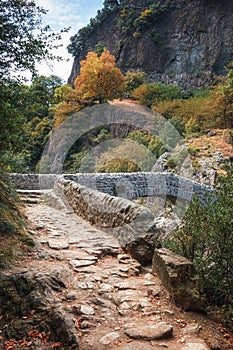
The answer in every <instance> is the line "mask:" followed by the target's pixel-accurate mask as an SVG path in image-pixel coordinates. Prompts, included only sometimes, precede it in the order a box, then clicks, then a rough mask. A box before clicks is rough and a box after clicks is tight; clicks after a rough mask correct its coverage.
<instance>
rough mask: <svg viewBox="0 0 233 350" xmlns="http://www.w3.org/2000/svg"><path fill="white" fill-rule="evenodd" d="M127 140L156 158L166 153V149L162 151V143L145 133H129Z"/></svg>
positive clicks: (139, 131) (141, 131) (136, 131)
mask: <svg viewBox="0 0 233 350" xmlns="http://www.w3.org/2000/svg"><path fill="white" fill-rule="evenodd" d="M128 138H129V139H130V140H132V141H136V142H137V143H139V144H141V145H143V146H145V147H146V148H147V149H148V151H149V152H151V153H152V154H154V155H155V156H156V158H159V157H160V156H161V154H163V153H164V152H165V151H166V149H164V145H163V143H162V141H161V140H159V139H158V138H157V137H155V136H154V135H152V134H150V133H149V132H147V131H144V130H135V131H132V132H130V133H129V135H128Z"/></svg>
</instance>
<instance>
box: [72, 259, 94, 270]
mask: <svg viewBox="0 0 233 350" xmlns="http://www.w3.org/2000/svg"><path fill="white" fill-rule="evenodd" d="M69 264H70V265H71V266H72V267H73V269H74V270H75V271H76V269H78V268H79V267H85V266H90V265H93V264H95V261H94V260H70V261H69Z"/></svg>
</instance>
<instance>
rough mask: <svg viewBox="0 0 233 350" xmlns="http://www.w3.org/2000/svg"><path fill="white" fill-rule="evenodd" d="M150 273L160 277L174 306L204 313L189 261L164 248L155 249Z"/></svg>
mask: <svg viewBox="0 0 233 350" xmlns="http://www.w3.org/2000/svg"><path fill="white" fill-rule="evenodd" d="M152 272H153V273H156V274H158V275H159V276H160V278H161V280H162V283H163V285H164V286H165V288H166V289H167V290H168V291H169V293H170V294H171V297H172V299H173V301H174V303H175V304H177V305H178V306H180V307H182V309H184V310H187V311H188V310H190V311H191V310H192V311H204V309H205V307H204V302H203V298H202V297H201V294H200V292H199V289H198V276H197V274H196V271H195V269H194V266H193V264H192V262H191V261H190V260H188V259H186V258H184V257H182V256H179V255H177V254H174V253H172V252H171V251H170V250H168V249H165V248H161V249H155V252H154V257H153V261H152Z"/></svg>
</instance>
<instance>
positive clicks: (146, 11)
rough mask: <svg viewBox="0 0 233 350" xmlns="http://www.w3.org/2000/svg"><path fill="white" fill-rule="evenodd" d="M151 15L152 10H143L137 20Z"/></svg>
mask: <svg viewBox="0 0 233 350" xmlns="http://www.w3.org/2000/svg"><path fill="white" fill-rule="evenodd" d="M151 14H152V10H150V9H146V10H144V11H143V12H142V13H141V15H140V17H139V18H142V19H144V18H146V17H148V16H150V15H151Z"/></svg>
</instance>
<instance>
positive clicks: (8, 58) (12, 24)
mask: <svg viewBox="0 0 233 350" xmlns="http://www.w3.org/2000/svg"><path fill="white" fill-rule="evenodd" d="M45 13H46V11H45V10H44V9H43V8H41V7H39V6H37V5H36V3H35V1H34V0H30V1H29V0H18V1H14V0H2V1H1V2H0V18H1V31H0V40H1V46H0V67H1V68H0V76H1V80H4V81H5V80H8V78H9V75H10V74H12V73H13V72H17V73H18V72H19V71H23V70H26V69H29V70H30V71H31V72H35V63H36V62H37V61H41V60H42V59H43V58H44V57H47V58H48V59H54V58H55V57H54V55H52V54H50V50H51V49H54V48H55V47H56V45H54V41H55V40H58V39H60V38H61V33H52V32H51V30H50V27H49V26H46V27H43V26H42V19H41V16H42V15H43V14H45ZM57 58H58V57H57Z"/></svg>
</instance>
